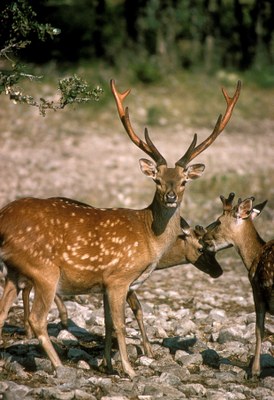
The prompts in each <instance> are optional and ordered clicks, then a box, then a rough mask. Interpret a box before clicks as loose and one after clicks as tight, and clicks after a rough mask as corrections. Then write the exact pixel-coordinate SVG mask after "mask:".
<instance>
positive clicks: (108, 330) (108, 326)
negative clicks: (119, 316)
mask: <svg viewBox="0 0 274 400" xmlns="http://www.w3.org/2000/svg"><path fill="white" fill-rule="evenodd" d="M104 316H105V347H104V366H105V367H106V368H107V371H108V373H109V374H111V373H113V368H112V362H111V347H112V332H113V322H112V318H111V312H110V307H109V301H108V295H107V293H106V292H104Z"/></svg>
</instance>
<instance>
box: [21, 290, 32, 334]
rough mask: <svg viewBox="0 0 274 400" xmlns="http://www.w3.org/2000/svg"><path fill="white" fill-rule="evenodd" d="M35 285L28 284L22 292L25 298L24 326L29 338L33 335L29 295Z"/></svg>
mask: <svg viewBox="0 0 274 400" xmlns="http://www.w3.org/2000/svg"><path fill="white" fill-rule="evenodd" d="M32 287H33V285H32V283H30V282H29V283H28V284H26V286H25V287H24V289H23V292H22V299H23V307H24V326H25V332H26V336H27V338H28V339H30V338H32V337H33V331H32V329H31V326H30V323H29V314H30V304H29V296H30V292H31V289H32Z"/></svg>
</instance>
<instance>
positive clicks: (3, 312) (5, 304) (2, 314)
mask: <svg viewBox="0 0 274 400" xmlns="http://www.w3.org/2000/svg"><path fill="white" fill-rule="evenodd" d="M19 292H20V289H19V288H18V285H17V284H16V283H15V282H14V281H13V280H10V279H9V278H6V282H5V287H4V292H3V295H2V297H1V300H0V343H1V342H3V341H2V329H3V326H4V324H5V321H6V319H7V317H8V313H9V310H10V308H11V306H12V304H13V302H14V300H15V299H16V298H17V296H18V294H19Z"/></svg>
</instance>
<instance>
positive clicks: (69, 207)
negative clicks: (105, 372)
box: [0, 81, 240, 377]
mask: <svg viewBox="0 0 274 400" xmlns="http://www.w3.org/2000/svg"><path fill="white" fill-rule="evenodd" d="M111 88H112V92H113V94H114V96H115V100H116V105H117V108H118V112H119V115H120V118H121V120H122V122H123V125H124V127H125V129H126V131H127V133H128V135H129V137H130V139H131V140H132V141H133V142H134V143H135V144H136V145H137V146H138V147H139V148H140V149H141V150H143V151H144V152H145V153H147V154H148V155H149V156H150V157H151V158H152V159H153V160H154V161H155V163H153V162H152V161H150V160H145V159H141V160H140V166H141V170H142V172H143V173H144V174H145V175H147V176H148V177H150V178H152V179H153V180H154V182H155V183H156V191H155V195H154V198H153V201H152V203H151V204H150V205H149V206H148V207H146V208H144V209H142V210H133V209H125V208H121V209H98V208H92V207H89V206H86V205H83V204H82V203H79V204H75V201H71V200H69V199H62V198H49V199H38V198H24V199H19V200H16V201H14V202H11V203H9V204H8V205H6V206H5V207H4V208H3V209H2V210H0V238H1V243H0V254H1V259H2V261H3V262H4V263H5V264H6V266H7V268H8V269H12V270H14V271H15V272H16V273H17V274H19V275H23V276H25V277H26V278H27V279H29V280H30V281H31V282H32V284H33V286H34V300H33V306H32V310H31V312H30V315H29V323H30V325H31V328H32V330H33V331H34V333H35V335H36V337H37V338H38V339H39V341H40V343H41V345H42V347H43V349H44V350H45V352H46V353H47V355H48V357H49V358H50V360H51V362H52V364H53V366H54V367H55V368H57V367H59V366H61V365H62V363H61V361H60V359H59V357H58V355H57V353H56V351H55V349H54V347H53V346H52V344H51V341H50V339H49V336H48V333H47V315H48V312H49V309H50V306H51V303H52V302H53V300H54V297H55V294H56V293H57V294H61V295H62V294H71V295H75V294H80V293H87V292H90V291H91V290H92V289H93V288H94V287H100V288H102V290H103V292H104V309H105V326H106V341H105V352H104V360H105V361H104V363H105V365H106V366H107V368H108V369H109V370H111V369H112V367H111V356H110V353H111V352H110V350H111V349H110V343H111V341H110V339H109V338H110V337H111V332H112V329H113V327H114V330H115V332H116V336H117V340H118V346H119V351H120V355H121V361H122V367H123V370H124V372H125V373H126V374H128V375H129V376H130V377H133V376H134V375H135V372H134V370H133V369H132V367H131V365H130V362H129V359H128V355H127V351H126V341H125V323H124V307H125V301H126V298H127V295H128V292H129V291H131V290H135V289H137V288H138V287H139V286H140V285H141V284H142V283H143V282H144V281H145V280H146V279H147V278H148V277H149V276H150V274H151V273H152V272H153V270H154V269H155V268H156V266H157V264H158V262H159V260H160V259H161V257H162V256H163V255H164V254H165V252H166V251H168V250H169V249H170V247H171V246H172V245H173V244H174V242H175V241H176V239H177V236H178V234H180V204H181V202H182V198H183V194H184V190H185V185H186V183H187V182H188V181H190V180H193V179H197V178H199V177H200V176H201V174H202V172H203V170H204V168H205V166H204V165H203V164H194V165H190V166H188V164H189V163H190V161H191V160H193V159H194V158H195V157H197V156H198V155H199V154H200V153H202V152H203V151H204V150H205V149H206V148H207V147H209V146H210V145H211V144H212V142H213V141H214V140H215V139H216V138H217V136H218V135H219V134H220V133H221V131H222V130H223V129H224V127H225V126H226V124H227V123H228V121H229V119H230V117H231V114H232V111H233V107H234V105H235V104H236V102H237V99H238V97H239V94H240V82H239V83H238V87H237V90H236V92H235V94H234V96H233V97H232V98H230V97H229V96H228V95H227V94H226V92H225V91H224V90H223V93H224V96H225V99H226V102H227V109H226V112H225V115H224V117H223V118H222V116H220V117H219V118H218V121H217V123H216V125H215V128H214V130H213V132H212V133H211V135H210V136H209V137H208V138H207V139H205V140H204V141H203V142H202V143H201V144H199V145H198V146H196V142H197V135H196V134H195V135H194V138H193V141H192V143H191V144H190V146H189V148H188V149H187V151H186V152H185V154H184V155H183V156H182V157H181V158H180V159H179V160H178V161H177V162H176V164H175V167H174V168H168V167H167V162H166V160H165V159H164V157H163V156H162V155H161V154H160V152H159V151H158V149H157V148H156V146H155V145H154V144H153V142H152V141H151V139H150V137H149V135H148V131H147V129H145V140H146V142H144V141H143V140H141V139H140V138H139V137H138V136H137V135H136V133H135V132H134V131H133V129H132V126H131V123H130V120H129V114H128V109H126V110H124V107H123V104H122V102H123V100H124V99H125V97H126V96H127V95H128V93H129V91H126V92H124V93H119V92H118V91H117V89H116V88H115V84H114V81H111Z"/></svg>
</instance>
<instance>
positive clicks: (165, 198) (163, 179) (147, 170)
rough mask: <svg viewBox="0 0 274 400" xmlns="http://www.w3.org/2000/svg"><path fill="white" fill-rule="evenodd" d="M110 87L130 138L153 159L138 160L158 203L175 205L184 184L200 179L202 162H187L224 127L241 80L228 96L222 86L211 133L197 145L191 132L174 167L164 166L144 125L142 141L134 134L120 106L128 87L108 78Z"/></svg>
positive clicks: (126, 112)
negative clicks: (221, 110) (222, 107)
mask: <svg viewBox="0 0 274 400" xmlns="http://www.w3.org/2000/svg"><path fill="white" fill-rule="evenodd" d="M111 90H112V93H113V95H114V98H115V101H116V106H117V110H118V114H119V117H120V119H121V121H122V124H123V126H124V128H125V130H126V132H127V134H128V136H129V138H130V139H131V141H132V142H133V143H134V144H135V145H136V146H137V147H139V148H140V149H141V150H142V151H144V152H145V153H146V154H147V155H148V156H149V157H150V158H152V160H153V161H151V160H147V159H143V158H142V159H141V160H140V167H141V170H142V172H143V173H144V174H145V175H146V176H148V177H149V178H152V179H153V180H154V182H155V183H156V194H155V197H156V199H158V200H160V201H161V204H163V205H164V206H166V207H172V208H174V207H177V206H178V205H179V204H180V202H181V200H182V197H183V193H184V190H185V185H186V183H187V182H188V181H191V180H194V179H197V178H199V177H200V176H201V175H202V173H203V171H204V169H205V166H204V164H193V165H189V163H190V162H191V161H192V160H193V159H194V158H196V157H197V156H198V155H199V154H200V153H202V152H203V151H204V150H205V149H206V148H208V147H209V146H210V145H211V144H212V143H213V142H214V140H215V139H216V138H217V137H218V135H219V134H220V133H221V132H222V131H223V129H224V128H225V126H226V124H227V123H228V121H229V119H230V117H231V114H232V111H233V108H234V106H235V104H236V102H237V100H238V98H239V95H240V90H241V83H240V82H238V85H237V89H236V91H235V94H234V95H233V97H229V96H228V94H227V93H226V91H225V90H224V89H223V95H224V97H225V100H226V103H227V108H226V111H225V114H224V117H222V115H220V116H219V118H218V120H217V122H216V125H215V127H214V129H213V132H212V133H211V135H209V137H208V138H207V139H205V140H204V141H203V142H202V143H200V144H199V145H197V134H195V135H194V137H193V140H192V142H191V144H190V146H189V148H188V149H187V150H186V152H185V154H184V155H183V156H182V157H181V158H180V159H179V160H178V161H177V162H176V163H175V167H174V168H169V167H168V166H167V162H166V160H165V158H164V157H163V156H162V154H161V153H160V152H159V150H158V149H157V148H156V146H155V145H154V143H153V142H152V140H151V139H150V137H149V134H148V130H147V128H145V131H144V136H145V141H143V140H142V139H140V137H139V136H138V135H137V134H136V133H135V131H134V129H133V127H132V124H131V122H130V118H129V110H128V107H126V108H124V105H123V101H124V100H125V98H126V97H127V96H128V94H129V93H130V90H126V91H125V92H123V93H120V92H118V90H117V88H116V86H115V82H114V80H111Z"/></svg>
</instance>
